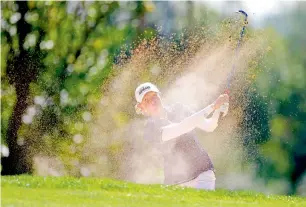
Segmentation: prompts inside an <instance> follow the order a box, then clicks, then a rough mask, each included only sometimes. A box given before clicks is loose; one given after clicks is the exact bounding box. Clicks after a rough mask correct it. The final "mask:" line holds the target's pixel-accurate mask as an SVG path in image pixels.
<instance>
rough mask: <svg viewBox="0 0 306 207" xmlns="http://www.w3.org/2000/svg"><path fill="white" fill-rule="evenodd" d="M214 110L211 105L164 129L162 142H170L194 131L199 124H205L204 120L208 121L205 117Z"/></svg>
mask: <svg viewBox="0 0 306 207" xmlns="http://www.w3.org/2000/svg"><path fill="white" fill-rule="evenodd" d="M213 110H214V109H213V106H212V105H209V106H207V107H205V108H204V109H202V110H200V111H199V112H197V113H194V114H192V115H191V116H189V117H187V118H185V119H184V120H183V121H181V122H179V123H173V124H170V125H168V126H165V127H163V128H162V138H161V139H162V141H168V140H171V139H174V138H177V137H179V136H181V135H183V134H185V133H188V132H190V131H192V130H193V129H195V128H196V127H197V126H198V125H199V123H201V122H203V120H206V119H205V117H206V116H208V115H209V114H210V113H211V112H212V111H213Z"/></svg>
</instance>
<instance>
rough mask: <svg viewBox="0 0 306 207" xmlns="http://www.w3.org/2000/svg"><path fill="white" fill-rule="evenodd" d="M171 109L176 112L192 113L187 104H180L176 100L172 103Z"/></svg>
mask: <svg viewBox="0 0 306 207" xmlns="http://www.w3.org/2000/svg"><path fill="white" fill-rule="evenodd" d="M171 109H172V111H173V112H176V113H179V112H181V113H193V110H192V109H191V108H190V107H189V106H187V105H185V104H182V103H180V102H176V103H174V104H172V105H171Z"/></svg>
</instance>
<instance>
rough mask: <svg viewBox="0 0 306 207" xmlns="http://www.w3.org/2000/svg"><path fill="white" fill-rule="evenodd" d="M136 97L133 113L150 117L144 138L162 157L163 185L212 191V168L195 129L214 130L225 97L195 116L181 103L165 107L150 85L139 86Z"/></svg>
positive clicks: (222, 109) (222, 108) (226, 106)
mask: <svg viewBox="0 0 306 207" xmlns="http://www.w3.org/2000/svg"><path fill="white" fill-rule="evenodd" d="M135 98H136V101H137V104H136V105H135V109H136V112H137V113H138V114H143V115H145V116H147V117H149V118H148V120H147V123H146V127H145V131H144V138H145V139H146V140H148V141H150V142H151V143H152V145H153V144H154V145H155V146H156V147H158V149H159V150H160V152H161V153H162V156H163V158H164V184H166V185H180V186H185V187H192V188H197V189H206V190H214V189H215V180H216V178H215V173H214V166H213V164H212V161H211V159H210V158H209V156H208V154H207V153H206V151H205V150H204V149H203V147H202V146H201V145H200V143H199V142H198V140H197V138H196V136H195V132H194V129H195V128H199V129H202V130H204V131H206V132H212V131H214V130H215V129H216V127H217V126H218V119H219V116H220V113H223V116H225V115H226V113H227V110H228V105H229V104H228V102H229V97H228V95H226V94H223V95H220V96H219V97H218V98H217V99H216V100H215V101H214V102H213V103H212V104H210V105H209V106H207V107H206V108H204V109H202V110H200V111H198V112H196V113H194V112H192V111H191V110H190V109H188V108H187V107H186V106H184V105H182V104H174V105H173V106H170V107H167V106H164V105H163V103H162V100H161V97H160V92H159V89H158V88H157V87H156V86H155V85H154V84H152V83H143V84H141V85H139V86H138V87H137V88H136V90H135ZM212 112H213V114H212V116H211V117H210V118H207V117H208V116H209V115H210V114H211V113H212Z"/></svg>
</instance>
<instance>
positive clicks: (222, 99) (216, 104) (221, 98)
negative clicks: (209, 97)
mask: <svg viewBox="0 0 306 207" xmlns="http://www.w3.org/2000/svg"><path fill="white" fill-rule="evenodd" d="M228 102H229V96H228V95H227V94H222V95H220V96H219V97H218V98H217V100H216V101H215V102H214V103H213V108H214V110H217V109H219V108H220V107H221V106H222V105H223V104H225V103H228Z"/></svg>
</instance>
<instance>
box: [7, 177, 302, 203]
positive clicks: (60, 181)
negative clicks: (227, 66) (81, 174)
mask: <svg viewBox="0 0 306 207" xmlns="http://www.w3.org/2000/svg"><path fill="white" fill-rule="evenodd" d="M1 179H2V180H1V187H2V189H1V190H2V192H1V194H2V196H1V197H2V205H1V206H3V207H13V206H14V207H17V206H29V207H30V206H31V207H35V206H52V207H53V206H55V207H58V206H61V207H62V206H71V207H72V206H73V207H79V206H90V207H94V206H99V207H100V206H112V207H113V206H116V207H117V206H118V207H119V206H120V207H121V206H137V207H150V206H165V207H168V206H169V207H170V206H175V207H180V206H188V207H193V206H199V207H200V206H201V207H203V206H209V207H213V206H216V207H223V206H235V207H236V206H254V207H255V206H256V207H257V206H259V207H264V206H278V207H280V206H301V207H302V206H306V198H301V197H290V196H267V195H264V194H260V193H255V192H247V191H226V190H216V191H213V192H212V191H210V192H208V191H203V190H195V189H186V188H178V187H167V186H161V185H138V184H133V183H126V182H121V181H114V180H107V179H98V178H71V177H33V176H4V177H1Z"/></svg>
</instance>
